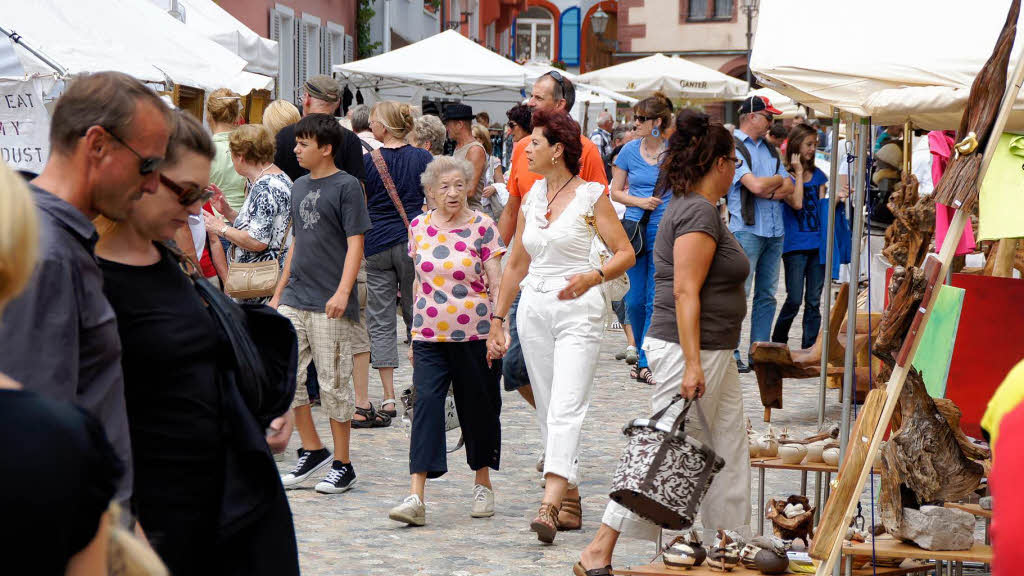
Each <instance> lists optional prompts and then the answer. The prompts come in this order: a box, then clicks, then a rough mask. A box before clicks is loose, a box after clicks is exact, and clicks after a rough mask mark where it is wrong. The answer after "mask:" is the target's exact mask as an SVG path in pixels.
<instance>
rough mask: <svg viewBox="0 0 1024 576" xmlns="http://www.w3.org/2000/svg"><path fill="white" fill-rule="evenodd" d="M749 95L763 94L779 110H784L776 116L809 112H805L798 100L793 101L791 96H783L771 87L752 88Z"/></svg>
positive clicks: (790, 115)
mask: <svg viewBox="0 0 1024 576" xmlns="http://www.w3.org/2000/svg"><path fill="white" fill-rule="evenodd" d="M747 96H748V97H750V96H763V97H765V98H767V99H768V101H769V102H771V103H772V106H773V107H774V108H776V109H777V110H778V111H779V112H782V114H777V115H776V116H775V117H776V118H781V119H786V118H793V117H795V116H797V115H798V114H803V115H804V116H806V115H807V113H806V112H804V110H802V109H801V108H800V106H798V105H797V103H796V102H793V99H792V98H790V97H789V96H783V95H782V94H779V93H778V92H776V91H775V90H772V89H770V88H758V89H757V90H751V91H750V93H749V94H748V95H747Z"/></svg>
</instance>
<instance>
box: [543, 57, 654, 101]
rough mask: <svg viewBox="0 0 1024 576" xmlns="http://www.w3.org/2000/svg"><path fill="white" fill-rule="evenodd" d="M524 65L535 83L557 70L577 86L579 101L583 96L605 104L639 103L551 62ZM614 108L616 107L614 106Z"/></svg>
mask: <svg viewBox="0 0 1024 576" xmlns="http://www.w3.org/2000/svg"><path fill="white" fill-rule="evenodd" d="M523 67H524V68H526V83H527V84H533V83H534V82H536V81H537V79H538V78H540V77H541V76H543V75H545V74H547V73H548V72H550V71H552V70H555V71H556V72H558V73H559V74H561V75H562V76H563V77H565V78H566V79H567V80H569V81H570V82H572V83H573V85H575V86H576V101H577V102H579V101H580V99H581V98H587V99H588V102H590V103H595V102H601V103H603V104H605V103H609V102H611V103H619V104H629V105H633V104H636V103H637V99H636V98H633V97H632V96H626V95H625V94H620V93H618V92H616V91H614V90H609V89H607V88H602V87H600V86H594V85H593V84H586V83H583V82H580V81H579V78H578V77H577V76H576V75H575V74H573V73H571V72H566V71H565V70H561V69H558V68H555V67H554V66H552V65H550V64H545V63H542V62H527V63H526V64H523ZM612 108H614V106H613V107H612Z"/></svg>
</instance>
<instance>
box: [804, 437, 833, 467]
mask: <svg viewBox="0 0 1024 576" xmlns="http://www.w3.org/2000/svg"><path fill="white" fill-rule="evenodd" d="M825 444H828V442H826V441H824V440H819V441H817V442H811V443H810V444H808V445H807V463H808V464H818V463H821V462H824V461H825V460H824V459H823V458H822V457H821V453H822V452H824V451H825Z"/></svg>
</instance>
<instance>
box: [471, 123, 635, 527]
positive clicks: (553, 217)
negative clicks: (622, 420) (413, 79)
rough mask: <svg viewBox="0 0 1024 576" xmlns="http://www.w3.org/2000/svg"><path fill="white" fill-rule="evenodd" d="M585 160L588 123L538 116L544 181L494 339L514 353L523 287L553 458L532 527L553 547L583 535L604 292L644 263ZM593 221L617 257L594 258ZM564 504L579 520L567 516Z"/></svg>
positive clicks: (532, 155) (532, 364)
mask: <svg viewBox="0 0 1024 576" xmlns="http://www.w3.org/2000/svg"><path fill="white" fill-rule="evenodd" d="M581 154H582V143H581V142H580V130H579V126H578V125H577V124H576V123H575V122H573V121H572V119H570V118H569V116H568V115H566V114H564V113H559V112H547V111H543V112H541V111H538V112H536V113H535V114H534V116H533V133H532V134H531V136H530V143H529V145H528V146H527V147H526V156H527V159H528V161H529V166H530V171H531V172H535V173H537V174H540V175H541V176H543V177H544V178H543V179H542V180H539V181H538V182H537V183H536V184H534V186H533V188H531V189H530V192H529V194H528V195H527V197H526V199H525V200H524V201H523V207H522V211H521V212H520V214H519V225H518V226H517V228H516V238H515V242H514V243H513V247H512V253H511V256H510V258H509V262H508V265H507V266H506V268H505V272H504V274H503V275H502V280H501V289H500V290H499V291H498V294H499V296H498V303H497V305H496V306H495V312H494V315H493V316H491V318H492V320H491V329H490V333H489V335H488V340H487V345H488V348H489V352H490V353H491V354H492V356H494V357H498V356H501V355H503V354H504V353H505V346H506V342H505V326H504V322H505V315H506V314H507V313H508V310H509V307H510V306H511V305H512V301H513V300H514V299H515V297H516V293H517V292H518V288H519V287H520V285H521V287H522V290H523V294H522V297H521V300H520V304H519V311H518V313H517V315H516V321H517V328H518V330H519V339H520V342H521V343H522V347H523V355H524V357H525V360H526V368H527V371H528V372H529V374H530V381H531V382H532V384H533V392H534V396H535V399H536V402H537V420H538V422H539V424H540V431H541V437H542V440H543V442H544V444H545V446H546V454H547V456H546V458H545V460H544V478H545V481H546V482H545V488H544V499H543V502H542V504H541V506H540V511H539V512H538V514H537V517H536V518H534V520H533V522H532V523H531V524H530V528H531V529H532V530H533V531H535V532H536V533H537V538H538V539H539V540H541V541H542V542H547V543H551V542H553V541H554V538H555V533H556V531H557V530H558V529H559V527H560V526H561V527H562V528H563V529H565V528H567V527H568V528H579V526H580V522H581V520H582V511H581V508H580V498H579V489H578V488H576V484H577V483H578V476H579V474H578V462H577V451H578V447H579V439H580V429H581V427H582V426H583V419H584V417H585V416H586V414H587V408H588V407H589V405H590V391H591V389H592V387H593V384H594V371H595V369H596V366H597V355H598V352H599V351H600V347H601V334H602V332H603V331H604V313H605V299H604V295H603V294H602V291H601V289H600V288H599V286H600V284H601V283H602V282H604V281H605V280H610V279H613V278H616V277H618V276H620V275H621V274H623V273H624V272H625V271H626V269H627V268H629V267H630V266H632V265H633V263H634V260H635V257H634V255H633V249H632V247H631V246H630V244H629V240H628V239H627V238H626V234H625V232H623V230H622V225H621V224H619V221H618V219H617V218H616V215H615V208H613V207H612V204H611V201H609V200H608V198H607V196H605V195H604V186H603V185H601V184H598V183H594V182H585V181H583V180H582V179H581V178H579V177H578V176H577V174H578V173H579V166H580V156H581ZM590 214H593V216H594V218H595V220H596V228H597V231H598V232H599V233H600V235H601V237H602V238H603V239H604V241H605V242H606V243H607V246H608V248H609V250H610V251H611V252H613V253H614V255H613V257H612V258H611V259H609V260H608V261H607V262H605V263H604V264H603V265H602V266H596V265H595V264H594V263H592V262H591V259H590V254H591V245H592V241H593V237H594V231H593V228H591V227H590V226H589V225H588V224H587V222H586V220H585V217H587V216H588V215H590ZM595 287H598V289H595V290H591V288H595ZM563 503H565V504H566V506H565V508H566V509H568V510H571V512H572V514H570V515H569V516H568V517H566V516H565V515H563V517H562V518H559V510H561V509H562V508H563ZM570 503H571V504H570Z"/></svg>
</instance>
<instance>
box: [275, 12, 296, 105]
mask: <svg viewBox="0 0 1024 576" xmlns="http://www.w3.org/2000/svg"><path fill="white" fill-rule="evenodd" d="M270 38H271V40H276V41H277V43H278V58H279V60H278V67H279V69H278V79H277V97H278V98H281V99H283V100H288V101H291V102H296V101H298V97H297V94H296V90H295V87H296V76H297V74H296V72H297V71H296V67H295V64H296V58H295V48H296V46H295V11H294V10H292V9H291V8H289V7H287V6H282V5H281V4H278V5H276V6H275V7H274V8H271V9H270Z"/></svg>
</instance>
